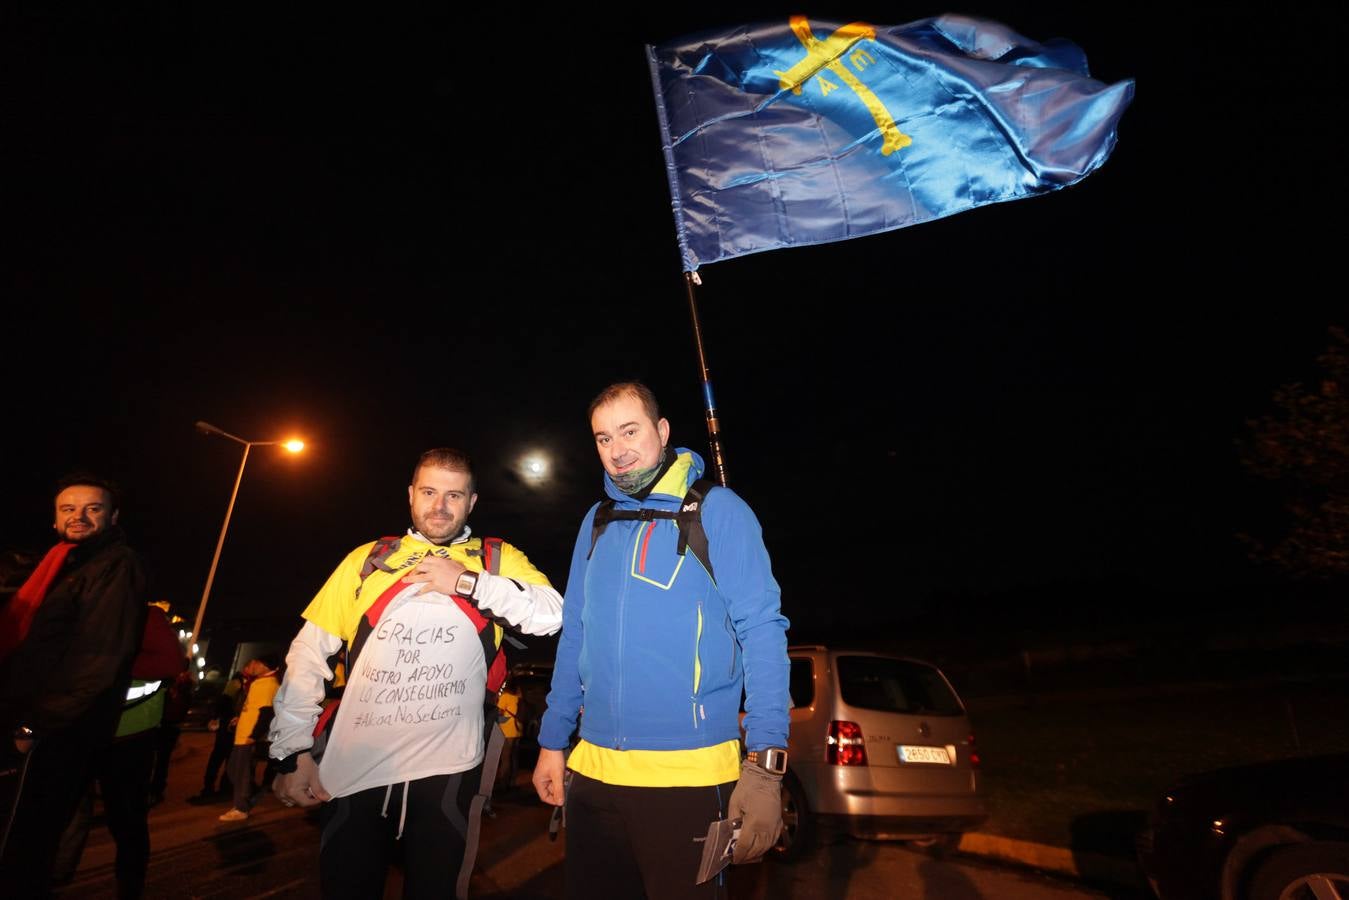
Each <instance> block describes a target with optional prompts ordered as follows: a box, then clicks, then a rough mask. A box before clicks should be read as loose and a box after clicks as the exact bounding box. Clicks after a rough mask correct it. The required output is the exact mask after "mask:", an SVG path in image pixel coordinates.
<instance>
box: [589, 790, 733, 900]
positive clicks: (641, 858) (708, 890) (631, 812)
mask: <svg viewBox="0 0 1349 900" xmlns="http://www.w3.org/2000/svg"><path fill="white" fill-rule="evenodd" d="M734 787H735V782H734V781H732V782H728V783H726V784H720V785H713V786H711V787H677V788H647V787H621V786H618V785H611V784H604V783H603V782H599V781H596V780H595V779H593V778H587V777H585V776H584V775H581V774H579V773H572V781H571V788H570V791H569V792H568V795H567V857H566V862H565V867H566V876H565V878H566V889H567V897H568V898H570V900H634V898H641V897H646V898H647V900H683V898H698V900H713V898H723V897H725V896H726V890H725V887H724V886H723V884H722V878H721V877H720V876H717V877H714V878H713V879H712V880H710V881H708V882H706V883H705V884H694V883H693V880H694V878H696V877H697V874H698V863H699V861H700V860H701V859H702V855H703V844H702V842H700V841H695V840H694V838H701V837H706V836H707V828H708V826H709V825H711V824H712V822H713V821H715V820H717V819H720V818H723V817H724V816H725V815H726V801H727V800H729V799H730V797H731V789H732V788H734Z"/></svg>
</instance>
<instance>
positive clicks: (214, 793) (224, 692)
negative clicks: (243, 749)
mask: <svg viewBox="0 0 1349 900" xmlns="http://www.w3.org/2000/svg"><path fill="white" fill-rule="evenodd" d="M243 686H244V675H243V673H242V672H235V673H234V675H233V676H232V677H231V678H230V680H229V681H227V682H225V687H224V688H222V689H221V691H220V693H218V694H216V696H215V699H214V700H212V701H211V722H210V728H211V731H213V732H214V733H215V743H214V744H212V746H211V755H210V756H209V757H207V759H206V770H205V772H204V773H203V779H204V782H203V784H202V788H201V792H200V793H197V794H193V795H192V796H191V797H188V798H187V802H188V803H190V804H192V805H193V806H204V805H206V804H208V803H215V802H217V801H219V800H220V799H221V798H223V797H232V796H234V792H233V785H232V784H231V783H230V776H229V772H228V770H227V771H226V772H225V775H224V776H223V777H221V779H220V783H219V785H218V786H217V784H216V777H217V776H218V775H219V774H220V769H221V767H222V766H224V765H225V763H227V762H229V758H230V754H231V753H232V752H234V721H235V720H236V719H237V718H238V716H239V709H240V707H242V706H243V702H244V692H243Z"/></svg>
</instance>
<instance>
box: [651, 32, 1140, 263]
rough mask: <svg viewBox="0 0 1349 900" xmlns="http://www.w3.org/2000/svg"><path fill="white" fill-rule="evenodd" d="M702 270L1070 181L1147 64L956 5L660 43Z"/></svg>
mask: <svg viewBox="0 0 1349 900" xmlns="http://www.w3.org/2000/svg"><path fill="white" fill-rule="evenodd" d="M646 50H647V59H648V61H649V63H650V66H651V79H652V85H653V87H654V89H655V93H656V106H657V110H658V112H659V115H660V126H661V134H662V139H663V143H664V148H665V165H666V170H667V173H668V176H669V181H670V194H671V197H672V198H673V201H674V214H675V225H676V228H677V229H678V232H679V244H680V250H681V252H682V255H683V260H684V269H685V271H690V272H691V271H693V270H695V269H697V268H698V266H699V265H702V264H704V263H711V262H717V261H718V260H723V259H730V258H732V257H736V256H743V255H745V254H747V253H757V252H759V251H761V250H773V249H776V248H779V247H795V246H800V245H803V244H821V243H825V242H828V241H840V240H845V239H847V238H853V237H861V236H862V235H868V234H875V233H877V232H881V231H889V230H891V229H894V228H903V227H904V226H906V225H915V224H918V223H919V222H926V221H929V220H931V219H937V218H940V217H942V216H949V215H952V214H953V213H958V212H962V211H964V210H967V209H973V208H974V207H976V206H983V205H985V204H989V203H998V202H1001V201H1004V200H1017V199H1020V198H1022V197H1028V196H1032V195H1034V194H1039V193H1044V192H1046V191H1051V190H1055V189H1057V188H1061V187H1064V186H1066V185H1070V184H1072V183H1074V182H1076V181H1079V180H1081V179H1082V178H1084V177H1086V176H1087V175H1088V174H1090V173H1091V172H1092V171H1094V170H1095V169H1096V168H1097V167H1098V166H1100V165H1101V164H1102V163H1103V162H1105V160H1106V157H1107V156H1109V155H1110V151H1111V150H1112V149H1113V148H1114V146H1115V127H1116V125H1117V123H1118V122H1119V118H1120V116H1121V115H1122V114H1123V112H1124V108H1125V107H1126V106H1127V105H1128V103H1129V101H1130V99H1132V97H1133V91H1134V83H1133V81H1121V82H1119V83H1118V84H1113V85H1106V84H1103V83H1101V82H1099V81H1095V80H1094V79H1092V78H1091V77H1090V76H1089V75H1088V74H1087V59H1086V56H1085V55H1084V54H1083V53H1082V51H1081V50H1080V49H1078V48H1077V47H1076V46H1075V45H1073V44H1071V43H1069V42H1067V41H1061V40H1055V41H1050V42H1048V43H1045V44H1038V43H1036V42H1035V41H1031V40H1028V39H1027V38H1025V37H1022V36H1021V35H1019V34H1017V33H1016V32H1014V31H1012V30H1011V29H1009V28H1007V27H1005V26H1003V25H1000V24H998V23H996V22H988V21H981V20H978V19H972V18H969V17H966V16H955V15H945V16H940V17H938V18H933V19H923V20H920V21H917V22H911V23H909V24H907V25H896V26H892V27H877V26H872V25H867V24H865V23H860V22H857V23H853V24H850V25H838V24H835V23H829V22H810V21H807V20H806V19H805V18H804V17H802V16H794V17H792V18H791V19H790V20H789V21H783V22H779V23H776V24H764V25H753V26H739V27H736V28H732V29H730V30H727V31H723V32H720V33H717V34H708V35H699V36H696V37H691V38H687V39H684V40H680V41H677V42H675V43H671V44H666V45H663V46H660V47H652V46H648V47H647V48H646Z"/></svg>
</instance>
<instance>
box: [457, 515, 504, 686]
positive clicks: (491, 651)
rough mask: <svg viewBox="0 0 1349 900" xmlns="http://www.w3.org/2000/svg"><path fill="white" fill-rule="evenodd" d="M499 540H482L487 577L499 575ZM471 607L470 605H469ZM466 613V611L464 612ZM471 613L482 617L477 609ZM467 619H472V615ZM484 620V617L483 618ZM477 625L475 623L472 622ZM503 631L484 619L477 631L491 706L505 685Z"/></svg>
mask: <svg viewBox="0 0 1349 900" xmlns="http://www.w3.org/2000/svg"><path fill="white" fill-rule="evenodd" d="M501 544H502V541H501V538H499V537H485V538H483V539H482V550H481V551H480V552H481V554H482V570H483V571H484V572H486V573H488V574H489V575H500V574H501ZM469 605H471V604H469ZM465 612H468V610H465ZM473 612H474V613H477V615H478V616H479V617H482V613H480V612H478V610H477V607H474V608H473ZM469 618H470V619H473V618H474V616H473V614H472V613H470V614H469ZM484 618H485V617H484ZM474 624H475V625H476V624H477V621H476V620H475V621H474ZM505 633H506V632H505V630H504V629H503V628H502V627H501V626H500V625H498V624H497V623H496V622H494V621H492V620H491V619H485V622H484V624H483V625H482V627H480V628H479V629H478V639H479V640H480V641H482V658H483V661H484V662H485V663H486V664H487V695H488V697H489V698H490V699H491V701H492V703H493V705H495V703H496V695H497V694H498V693H500V692H501V686H502V685H503V684H505V683H506V652H505V650H504V649H503V648H502V646H501V642H502V638H503V637H504V636H505Z"/></svg>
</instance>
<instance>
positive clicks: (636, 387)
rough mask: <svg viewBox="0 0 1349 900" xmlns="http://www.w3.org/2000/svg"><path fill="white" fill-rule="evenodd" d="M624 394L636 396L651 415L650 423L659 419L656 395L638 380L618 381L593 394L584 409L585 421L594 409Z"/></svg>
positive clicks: (593, 413) (593, 412)
mask: <svg viewBox="0 0 1349 900" xmlns="http://www.w3.org/2000/svg"><path fill="white" fill-rule="evenodd" d="M625 396H631V397H636V398H637V399H638V400H640V401H641V402H642V408H643V409H645V410H646V414H647V415H648V416H650V417H651V421H652V423H655V422H659V421H660V404H659V403H657V402H656V395H655V394H653V393H651V388H649V387H647V386H646V385H644V384H642V383H641V382H640V381H618V382H615V383H614V384H611V385H609V386H608V387H607V388H605V389H604V390H602V391H600V392H599V393H598V394H596V395H595V399H594V400H591V401H590V408H589V409H587V410H586V421H587V422H588V421H590V419H591V418H592V417H593V416H594V415H595V410H597V409H599V408H600V407H601V406H604V405H605V404H606V403H612V402H613V401H615V400H617V399H618V398H619V397H625Z"/></svg>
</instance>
